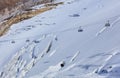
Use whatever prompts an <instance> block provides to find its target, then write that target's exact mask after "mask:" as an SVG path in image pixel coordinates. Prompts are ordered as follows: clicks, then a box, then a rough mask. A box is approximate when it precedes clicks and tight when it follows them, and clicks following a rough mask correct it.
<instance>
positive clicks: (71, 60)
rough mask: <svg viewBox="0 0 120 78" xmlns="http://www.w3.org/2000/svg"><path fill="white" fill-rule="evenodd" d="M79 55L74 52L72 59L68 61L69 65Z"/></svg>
mask: <svg viewBox="0 0 120 78" xmlns="http://www.w3.org/2000/svg"><path fill="white" fill-rule="evenodd" d="M79 54H80V51H78V52H76V53H75V55H74V56H73V57H72V59H71V60H70V63H71V62H73V61H74V60H75V59H76V58H77V56H78V55H79Z"/></svg>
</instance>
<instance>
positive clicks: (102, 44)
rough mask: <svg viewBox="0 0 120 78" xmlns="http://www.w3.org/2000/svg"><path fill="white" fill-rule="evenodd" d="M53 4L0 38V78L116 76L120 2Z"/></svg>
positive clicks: (118, 69) (88, 0)
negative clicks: (54, 6) (50, 8)
mask: <svg viewBox="0 0 120 78" xmlns="http://www.w3.org/2000/svg"><path fill="white" fill-rule="evenodd" d="M56 2H64V4H63V5H59V6H57V7H56V8H54V9H52V10H50V11H46V12H44V13H42V14H39V15H37V16H35V17H33V18H30V19H28V20H24V21H21V22H19V23H16V24H14V25H12V26H11V28H10V30H9V31H8V33H7V34H6V35H4V36H2V37H0V78H120V0H57V1H56ZM108 21H109V22H108ZM106 23H109V24H110V25H109V26H106V25H105V24H106Z"/></svg>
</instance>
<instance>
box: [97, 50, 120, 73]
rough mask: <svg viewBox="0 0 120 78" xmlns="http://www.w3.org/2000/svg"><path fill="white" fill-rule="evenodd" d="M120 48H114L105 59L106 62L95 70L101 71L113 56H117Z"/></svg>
mask: <svg viewBox="0 0 120 78" xmlns="http://www.w3.org/2000/svg"><path fill="white" fill-rule="evenodd" d="M118 52H119V50H113V51H112V53H111V55H109V57H107V58H106V59H105V61H104V63H103V64H102V65H101V66H100V67H99V68H98V69H97V70H95V71H97V73H99V72H100V71H101V70H102V69H103V68H104V67H105V65H106V64H107V61H109V60H110V59H111V58H112V57H113V56H115V55H116V54H118Z"/></svg>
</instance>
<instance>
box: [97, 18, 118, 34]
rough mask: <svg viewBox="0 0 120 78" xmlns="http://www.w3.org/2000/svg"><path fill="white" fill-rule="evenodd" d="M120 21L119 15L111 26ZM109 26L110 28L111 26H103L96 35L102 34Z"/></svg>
mask: <svg viewBox="0 0 120 78" xmlns="http://www.w3.org/2000/svg"><path fill="white" fill-rule="evenodd" d="M119 21H120V17H118V18H117V19H116V20H114V21H113V22H112V23H111V25H110V27H113V26H114V25H115V24H116V23H117V22H119ZM107 28H109V27H103V28H102V29H101V30H100V31H99V32H98V33H96V36H99V35H100V34H102V33H103V32H104V31H105V30H106V29H107Z"/></svg>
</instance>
